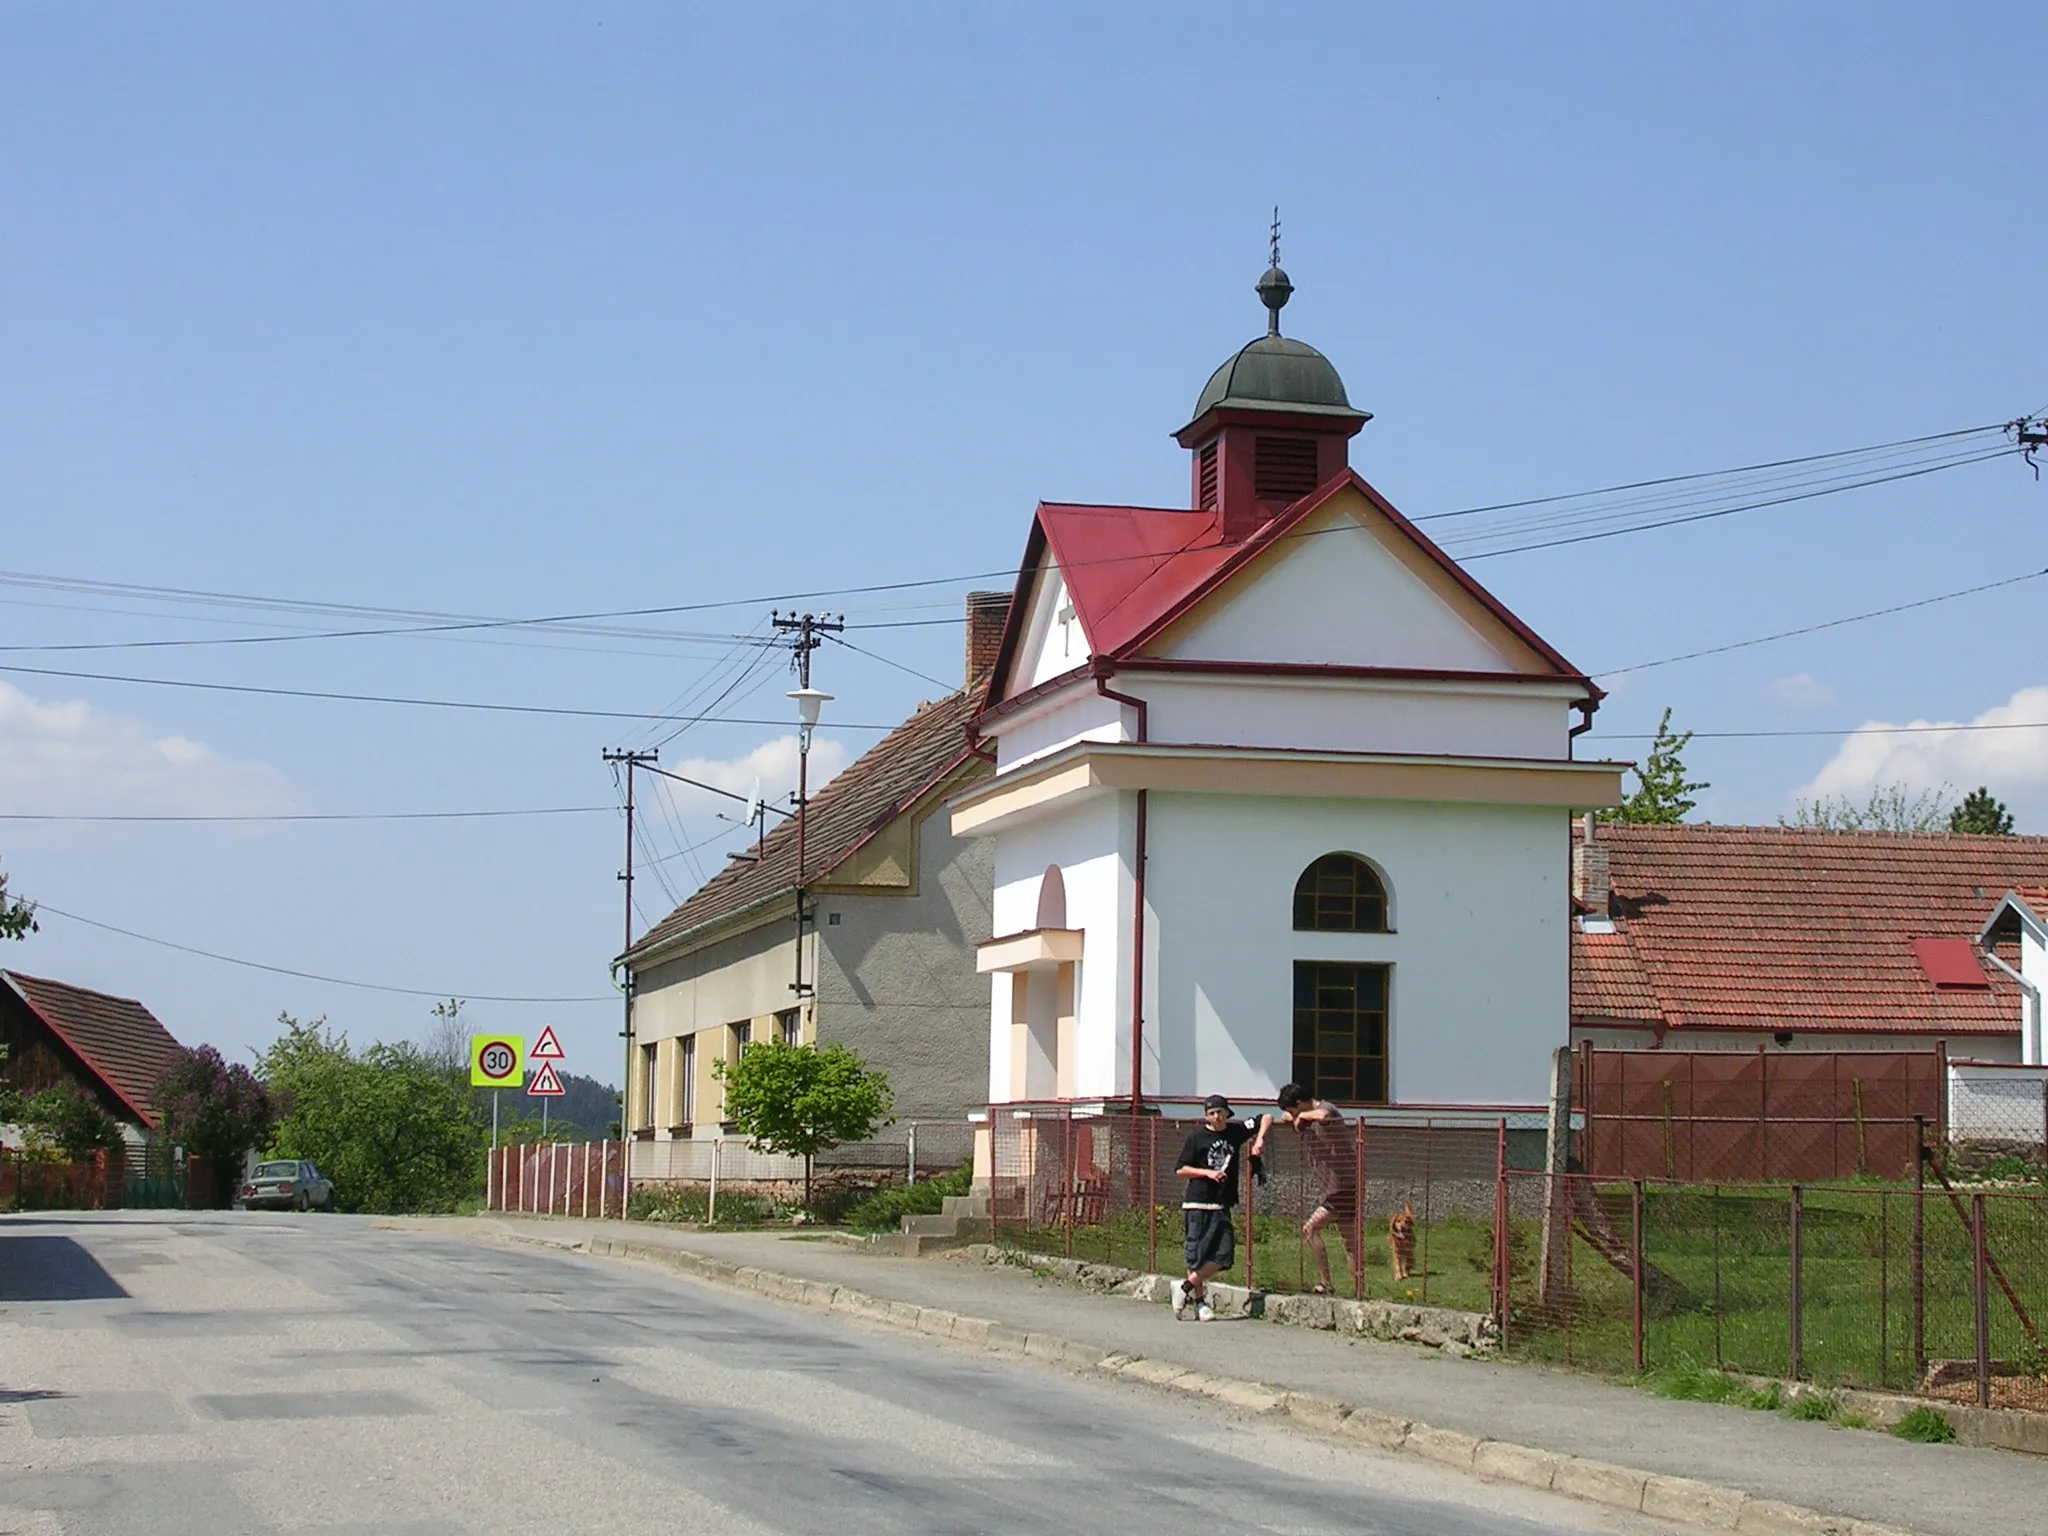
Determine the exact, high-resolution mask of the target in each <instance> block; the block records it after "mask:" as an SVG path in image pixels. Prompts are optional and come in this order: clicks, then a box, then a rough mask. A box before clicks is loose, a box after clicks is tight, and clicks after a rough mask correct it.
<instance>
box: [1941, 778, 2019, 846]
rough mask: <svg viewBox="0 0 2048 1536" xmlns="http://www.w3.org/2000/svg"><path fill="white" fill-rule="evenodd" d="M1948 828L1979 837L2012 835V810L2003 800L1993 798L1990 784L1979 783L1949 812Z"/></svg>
mask: <svg viewBox="0 0 2048 1536" xmlns="http://www.w3.org/2000/svg"><path fill="white" fill-rule="evenodd" d="M1948 829H1949V831H1951V832H1968V833H1972V834H1974V835H1976V836H1978V837H2011V836H2012V812H2011V811H2009V810H2007V809H2006V808H2005V802H2004V801H2003V800H1996V799H1993V798H1992V795H1991V790H1990V788H1989V787H1988V786H1986V785H1983V784H1979V785H1978V786H1977V787H1976V788H1975V789H1973V790H1971V791H1970V792H1969V793H1968V794H1967V795H1965V796H1963V800H1962V804H1960V805H1958V806H1957V807H1956V808H1955V809H1954V810H1952V811H1950V812H1949V813H1948Z"/></svg>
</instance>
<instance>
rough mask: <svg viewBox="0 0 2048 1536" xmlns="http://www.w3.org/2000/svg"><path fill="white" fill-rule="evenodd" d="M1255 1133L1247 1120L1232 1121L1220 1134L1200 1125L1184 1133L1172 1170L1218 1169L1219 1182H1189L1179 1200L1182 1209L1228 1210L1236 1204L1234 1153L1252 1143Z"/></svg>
mask: <svg viewBox="0 0 2048 1536" xmlns="http://www.w3.org/2000/svg"><path fill="white" fill-rule="evenodd" d="M1256 1129H1257V1127H1255V1126H1254V1125H1253V1124H1252V1123H1251V1122H1250V1121H1249V1120H1232V1121H1231V1122H1230V1123H1229V1124H1227V1125H1226V1126H1224V1127H1223V1129H1222V1130H1220V1131H1212V1130H1210V1129H1209V1127H1208V1126H1206V1125H1204V1126H1201V1127H1198V1128H1197V1129H1196V1130H1193V1131H1191V1132H1189V1133H1188V1139H1187V1140H1186V1141H1184V1142H1182V1143H1181V1146H1180V1161H1179V1162H1178V1163H1175V1164H1174V1166H1175V1167H1176V1168H1215V1169H1220V1170H1221V1171H1222V1173H1223V1182H1222V1183H1220V1184H1219V1183H1217V1182H1216V1181H1215V1180H1213V1179H1189V1180H1188V1188H1187V1193H1186V1194H1185V1195H1183V1196H1182V1197H1181V1206H1182V1208H1183V1209H1185V1208H1187V1207H1189V1206H1198V1207H1199V1206H1210V1205H1220V1206H1222V1207H1223V1208H1224V1209H1225V1210H1228V1209H1229V1208H1230V1207H1231V1206H1233V1205H1235V1204H1237V1170H1238V1165H1239V1162H1240V1161H1241V1159H1240V1158H1239V1157H1238V1155H1237V1149H1238V1148H1239V1147H1242V1146H1243V1145H1244V1144H1245V1143H1246V1142H1248V1141H1250V1140H1251V1139H1252V1136H1253V1134H1254V1132H1255V1131H1256Z"/></svg>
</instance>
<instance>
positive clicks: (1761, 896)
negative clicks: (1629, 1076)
mask: <svg viewBox="0 0 2048 1536" xmlns="http://www.w3.org/2000/svg"><path fill="white" fill-rule="evenodd" d="M1599 835H1600V840H1601V841H1602V842H1603V843H1605V844H1606V845H1607V851H1608V858H1609V867H1610V869H1611V872H1612V879H1613V884H1614V901H1613V904H1612V911H1613V914H1614V918H1615V926H1616V929H1617V932H1616V933H1615V934H1613V935H1597V934H1587V933H1581V932H1578V931H1576V929H1575V931H1574V932H1573V935H1572V1018H1573V1020H1574V1022H1576V1023H1580V1024H1593V1023H1598V1022H1599V1021H1601V1020H1613V1021H1616V1022H1652V1023H1661V1024H1664V1025H1667V1026H1669V1027H1670V1028H1671V1029H1672V1030H1673V1031H1674V1032H1677V1031H1683V1030H1686V1029H1741V1030H1768V1031H1778V1030H1793V1031H1796V1032H1810V1031H1821V1032H1826V1031H1876V1032H1884V1031H1897V1032H1901V1033H1905V1032H1912V1033H1927V1034H1951V1035H1969V1034H1977V1035H2007V1034H2016V1033H2017V1032H2018V1030H2019V996H2018V991H2017V989H2016V988H2015V987H2014V986H2013V984H2012V982H2011V980H2010V979H2009V978H2007V977H2006V976H2005V975H2003V974H2002V973H1998V972H1996V971H1995V970H1994V969H1993V968H1990V967H1987V968H1986V972H1987V980H1988V981H1989V982H1990V986H1989V988H1988V989H1982V990H1965V989H1960V988H1939V989H1937V988H1936V987H1935V986H1934V984H1933V983H1932V982H1931V981H1929V979H1928V976H1927V973H1926V971H1925V970H1923V969H1922V967H1921V965H1920V961H1919V958H1918V956H1917V955H1916V954H1915V952H1914V946H1913V941H1914V940H1915V939H1920V938H1960V939H1969V938H1972V937H1974V936H1975V935H1976V933H1977V931H1978V930H1979V928H1981V927H1982V926H1983V923H1984V920H1985V919H1986V918H1987V917H1988V916H1990V914H1991V909H1992V908H1993V907H1994V906H1996V905H1997V903H1998V900H1999V898H2000V897H2002V896H2004V895H2005V893H2006V892H2007V891H2009V890H2012V889H2013V888H2015V887H2021V886H2024V887H2035V886H2041V885H2044V884H2048V838H2041V837H1965V836H1954V837H1949V836H1930V837H1905V836H1892V835H1887V834H1883V833H1841V832H1811V831H1802V830H1799V829H1796V828H1790V827H1702V826H1676V827H1646V826H1614V825H1608V826H1602V827H1601V828H1600V833H1599Z"/></svg>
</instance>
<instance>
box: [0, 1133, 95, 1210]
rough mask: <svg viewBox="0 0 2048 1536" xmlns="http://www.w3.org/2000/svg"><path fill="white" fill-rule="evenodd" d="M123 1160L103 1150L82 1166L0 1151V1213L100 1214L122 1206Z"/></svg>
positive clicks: (0, 1149)
mask: <svg viewBox="0 0 2048 1536" xmlns="http://www.w3.org/2000/svg"><path fill="white" fill-rule="evenodd" d="M122 1166H123V1165H122V1159H121V1154H120V1153H118V1152H108V1151H104V1150H102V1151H101V1152H99V1153H98V1154H97V1155H96V1156H94V1157H93V1158H91V1159H89V1160H86V1161H82V1162H62V1163H55V1162H50V1161H49V1160H47V1159H45V1158H40V1157H34V1156H23V1155H22V1154H21V1153H19V1152H16V1151H14V1150H12V1149H10V1148H0V1209H6V1210H14V1211H58V1210H68V1211H99V1210H115V1209H118V1208H119V1207H120V1205H121V1195H122V1183H123V1180H122Z"/></svg>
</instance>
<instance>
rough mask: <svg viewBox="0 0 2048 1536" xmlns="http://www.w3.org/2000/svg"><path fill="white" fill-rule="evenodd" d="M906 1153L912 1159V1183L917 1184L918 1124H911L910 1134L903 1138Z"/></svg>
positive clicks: (912, 1122) (913, 1122)
mask: <svg viewBox="0 0 2048 1536" xmlns="http://www.w3.org/2000/svg"><path fill="white" fill-rule="evenodd" d="M903 1145H904V1149H905V1151H906V1152H907V1153H908V1154H909V1157H910V1182H911V1183H913V1184H915V1183H916V1182H917V1122H916V1121H915V1120H913V1121H911V1122H910V1133H909V1134H908V1135H907V1136H905V1137H904V1138H903Z"/></svg>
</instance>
